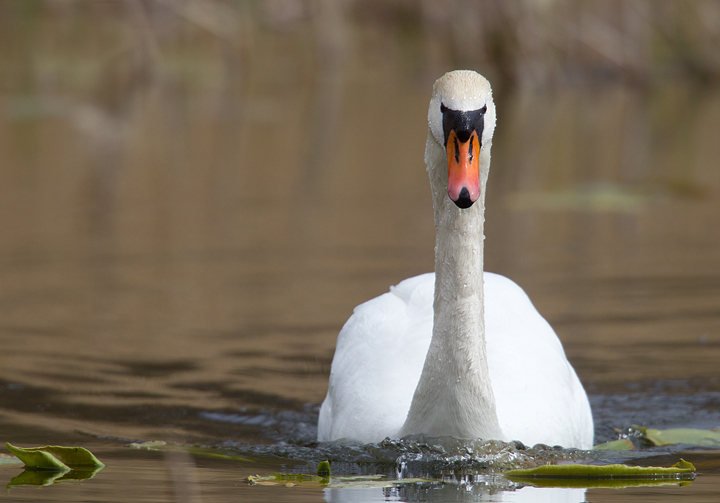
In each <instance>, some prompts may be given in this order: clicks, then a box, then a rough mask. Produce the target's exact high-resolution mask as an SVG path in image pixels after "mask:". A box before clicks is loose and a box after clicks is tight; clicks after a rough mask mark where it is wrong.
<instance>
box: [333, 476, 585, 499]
mask: <svg viewBox="0 0 720 503" xmlns="http://www.w3.org/2000/svg"><path fill="white" fill-rule="evenodd" d="M325 501H328V502H332V503H342V502H355V501H366V502H380V501H408V502H412V501H431V502H434V501H438V502H439V501H507V502H517V503H523V502H531V501H532V502H555V501H557V502H566V503H579V502H582V501H585V489H568V488H545V487H542V488H541V487H532V486H525V487H522V486H517V487H516V486H513V485H512V483H507V481H506V482H505V483H503V482H502V481H501V480H497V479H489V480H477V481H473V482H466V483H444V484H402V485H400V486H396V487H392V488H386V489H325Z"/></svg>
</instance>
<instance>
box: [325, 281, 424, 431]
mask: <svg viewBox="0 0 720 503" xmlns="http://www.w3.org/2000/svg"><path fill="white" fill-rule="evenodd" d="M434 278H435V275H434V274H433V273H428V274H422V275H420V276H415V277H413V278H409V279H406V280H404V281H403V282H401V283H400V284H398V285H397V286H395V287H391V289H390V291H389V292H387V293H385V294H383V295H380V296H379V297H376V298H374V299H372V300H369V301H367V302H365V303H363V304H360V305H359V306H357V307H356V308H355V310H354V311H353V314H352V316H351V317H350V319H348V321H347V322H346V323H345V326H343V328H342V330H341V331H340V334H339V335H338V340H337V346H336V348H335V356H334V357H333V362H332V368H331V371H330V384H329V387H328V393H327V397H326V398H325V401H324V402H323V404H322V407H321V409H320V418H319V422H318V440H320V441H329V440H337V439H341V438H347V439H351V440H355V441H360V442H377V441H380V440H382V439H384V438H385V437H396V435H397V433H398V431H399V430H400V428H401V427H402V425H403V423H404V422H405V418H406V417H407V412H408V410H409V408H410V402H411V400H412V397H413V393H414V391H415V387H416V386H417V383H418V380H419V378H420V373H421V372H422V368H423V364H424V361H425V355H426V354H427V348H428V346H429V345H430V338H431V335H432V320H433V309H432V304H433V288H434Z"/></svg>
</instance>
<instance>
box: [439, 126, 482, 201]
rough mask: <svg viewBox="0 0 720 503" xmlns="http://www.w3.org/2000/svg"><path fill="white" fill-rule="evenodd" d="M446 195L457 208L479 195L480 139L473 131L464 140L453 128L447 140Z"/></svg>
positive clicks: (474, 199)
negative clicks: (459, 137) (460, 138)
mask: <svg viewBox="0 0 720 503" xmlns="http://www.w3.org/2000/svg"><path fill="white" fill-rule="evenodd" d="M446 150H447V156H448V196H450V199H451V200H452V201H453V202H454V203H455V204H456V205H457V206H458V207H459V208H469V207H470V206H472V204H473V203H474V202H475V201H477V199H478V197H480V160H479V157H480V141H479V139H478V135H477V132H475V131H473V132H472V134H471V135H470V138H468V140H467V141H466V142H461V141H460V140H459V139H458V136H457V134H456V133H455V131H454V130H451V131H450V134H449V135H448V140H447V147H446Z"/></svg>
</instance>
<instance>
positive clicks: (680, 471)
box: [503, 459, 696, 480]
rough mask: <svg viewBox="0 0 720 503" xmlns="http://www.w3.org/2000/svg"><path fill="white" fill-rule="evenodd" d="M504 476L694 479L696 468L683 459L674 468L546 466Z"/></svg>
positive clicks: (522, 477)
mask: <svg viewBox="0 0 720 503" xmlns="http://www.w3.org/2000/svg"><path fill="white" fill-rule="evenodd" d="M503 475H505V477H507V478H509V479H512V480H517V479H528V478H557V479H694V478H695V475H696V474H695V467H694V466H693V465H692V463H688V462H687V461H685V460H684V459H681V460H680V461H679V462H678V463H676V464H674V465H673V466H671V467H661V466H628V465H621V464H616V465H583V464H564V465H543V466H538V467H537V468H530V469H524V470H510V471H509V472H505V473H504V474H503Z"/></svg>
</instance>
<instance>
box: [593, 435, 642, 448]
mask: <svg viewBox="0 0 720 503" xmlns="http://www.w3.org/2000/svg"><path fill="white" fill-rule="evenodd" d="M593 449H594V450H596V451H631V450H633V449H635V446H634V445H633V443H632V442H631V441H630V439H628V438H620V439H618V440H613V441H611V442H605V443H604V444H598V445H596V446H595V447H593Z"/></svg>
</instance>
